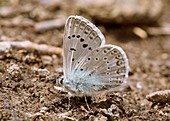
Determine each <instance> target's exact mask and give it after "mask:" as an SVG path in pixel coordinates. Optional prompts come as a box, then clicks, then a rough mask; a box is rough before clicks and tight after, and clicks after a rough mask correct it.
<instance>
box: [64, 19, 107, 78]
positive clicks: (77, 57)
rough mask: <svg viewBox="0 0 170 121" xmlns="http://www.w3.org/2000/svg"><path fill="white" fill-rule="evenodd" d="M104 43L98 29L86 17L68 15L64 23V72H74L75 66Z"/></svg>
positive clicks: (68, 73) (70, 73)
mask: <svg viewBox="0 0 170 121" xmlns="http://www.w3.org/2000/svg"><path fill="white" fill-rule="evenodd" d="M103 44H105V38H104V36H103V34H102V33H101V32H100V30H99V29H98V28H97V27H95V26H94V25H93V24H92V23H91V22H89V21H88V20H87V19H85V18H83V17H80V16H70V17H69V18H68V20H67V22H66V25H65V35H64V47H63V48H64V62H63V65H64V73H65V75H67V76H68V75H72V74H74V70H75V67H76V66H77V65H79V64H80V63H82V60H83V59H84V58H85V57H86V56H87V55H88V54H89V53H90V52H91V51H92V50H93V49H95V48H97V47H100V46H101V45H103Z"/></svg>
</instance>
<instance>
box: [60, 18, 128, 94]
mask: <svg viewBox="0 0 170 121" xmlns="http://www.w3.org/2000/svg"><path fill="white" fill-rule="evenodd" d="M63 48H64V55H63V65H64V68H63V69H64V77H63V83H62V85H63V87H64V88H65V89H66V90H67V91H68V92H69V94H70V95H74V96H75V95H76V96H80V95H95V94H97V93H100V92H107V91H112V90H114V89H115V88H116V87H119V86H120V85H121V84H123V83H126V80H127V77H128V70H129V66H128V59H127V56H126V54H125V52H124V51H123V50H122V49H121V48H120V47H118V46H116V45H105V38H104V36H103V34H102V33H101V32H100V30H99V29H98V28H97V27H96V26H95V25H93V24H92V23H91V22H90V21H88V20H87V19H85V18H83V17H81V16H70V17H69V18H68V20H67V22H66V25H65V34H64V42H63Z"/></svg>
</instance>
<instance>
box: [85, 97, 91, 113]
mask: <svg viewBox="0 0 170 121" xmlns="http://www.w3.org/2000/svg"><path fill="white" fill-rule="evenodd" d="M84 99H85V102H86V105H87V108H88V110H89V111H90V110H91V109H90V107H89V104H88V102H87V97H86V96H84Z"/></svg>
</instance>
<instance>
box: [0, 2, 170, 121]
mask: <svg viewBox="0 0 170 121" xmlns="http://www.w3.org/2000/svg"><path fill="white" fill-rule="evenodd" d="M44 1H45V0H44ZM45 4H47V3H41V2H39V1H38V0H13V1H8V0H5V1H0V9H1V12H0V17H1V18H0V42H2V41H3V42H7V41H17V42H22V41H26V40H27V41H31V42H33V43H37V44H46V45H49V46H54V47H59V48H62V41H63V31H64V25H63V24H62V22H61V23H60V24H61V25H59V26H55V27H54V28H50V29H46V28H40V29H37V28H36V27H35V24H36V23H39V22H42V21H48V20H52V19H59V18H65V17H68V16H69V15H75V14H79V15H81V12H77V11H76V10H77V9H76V8H75V9H72V8H74V4H72V5H73V6H70V5H68V4H66V2H63V3H62V2H59V3H58V4H54V5H49V4H48V5H45ZM166 6H169V7H170V4H167V5H166ZM169 7H165V11H164V13H163V16H162V18H161V20H160V21H161V22H170V15H169V14H168V11H169ZM86 16H88V15H86ZM89 18H90V17H89ZM64 20H65V19H63V21H64ZM64 22H65V21H64ZM64 22H63V23H64ZM96 26H99V28H100V29H101V31H102V32H103V34H104V35H105V37H106V40H107V43H110V44H115V45H118V46H120V47H122V48H123V49H124V50H125V52H126V53H127V56H128V59H129V65H130V72H129V78H128V84H129V86H128V87H127V88H126V89H124V90H123V91H120V92H112V93H109V94H106V95H100V96H98V97H87V102H88V105H89V107H90V109H91V111H89V110H88V108H87V105H86V102H85V99H84V97H71V98H70V100H69V95H68V94H67V92H63V91H61V90H56V89H55V88H54V86H56V77H58V75H59V73H57V72H56V71H55V70H56V69H57V68H60V67H62V56H61V53H60V54H55V53H48V52H47V53H41V52H39V50H34V49H30V48H12V49H10V50H9V51H3V52H1V53H0V120H1V121H6V120H11V121H27V120H35V121H39V120H40V121H42V120H49V121H54V120H70V121H74V120H80V121H84V120H90V121H93V120H95V121H105V120H106V121H107V120H121V121H127V120H129V121H136V120H141V121H142V120H149V121H169V120H170V104H169V103H153V102H149V101H148V100H147V99H146V95H148V94H150V93H152V92H155V91H158V90H166V89H170V36H168V35H167V36H156V35H155V36H148V37H147V38H144V39H141V38H140V37H138V36H136V35H134V34H133V32H132V31H131V28H132V26H133V25H130V26H128V25H125V26H124V25H111V26H110V25H109V27H108V26H105V25H101V24H98V25H96Z"/></svg>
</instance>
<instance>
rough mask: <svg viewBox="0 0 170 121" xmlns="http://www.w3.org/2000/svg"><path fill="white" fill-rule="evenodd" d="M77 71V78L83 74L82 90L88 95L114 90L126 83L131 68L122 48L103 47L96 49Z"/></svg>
mask: <svg viewBox="0 0 170 121" xmlns="http://www.w3.org/2000/svg"><path fill="white" fill-rule="evenodd" d="M76 70H77V71H76V72H74V73H75V76H78V75H79V74H80V72H81V79H79V80H81V82H80V83H81V84H82V85H81V87H80V88H81V90H82V92H84V93H85V94H86V95H88V94H94V93H96V92H100V91H109V90H114V89H115V88H116V87H118V86H120V85H121V84H123V83H126V80H127V78H128V71H129V66H128V59H127V56H126V54H125V52H124V51H123V50H122V49H121V48H120V47H118V46H115V45H103V46H101V47H99V48H96V49H94V50H93V51H92V52H91V53H90V54H89V55H88V57H86V59H85V60H84V61H83V62H82V63H81V64H80V65H78V66H77V67H76ZM76 74H77V75H76ZM74 78H76V77H74Z"/></svg>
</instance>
